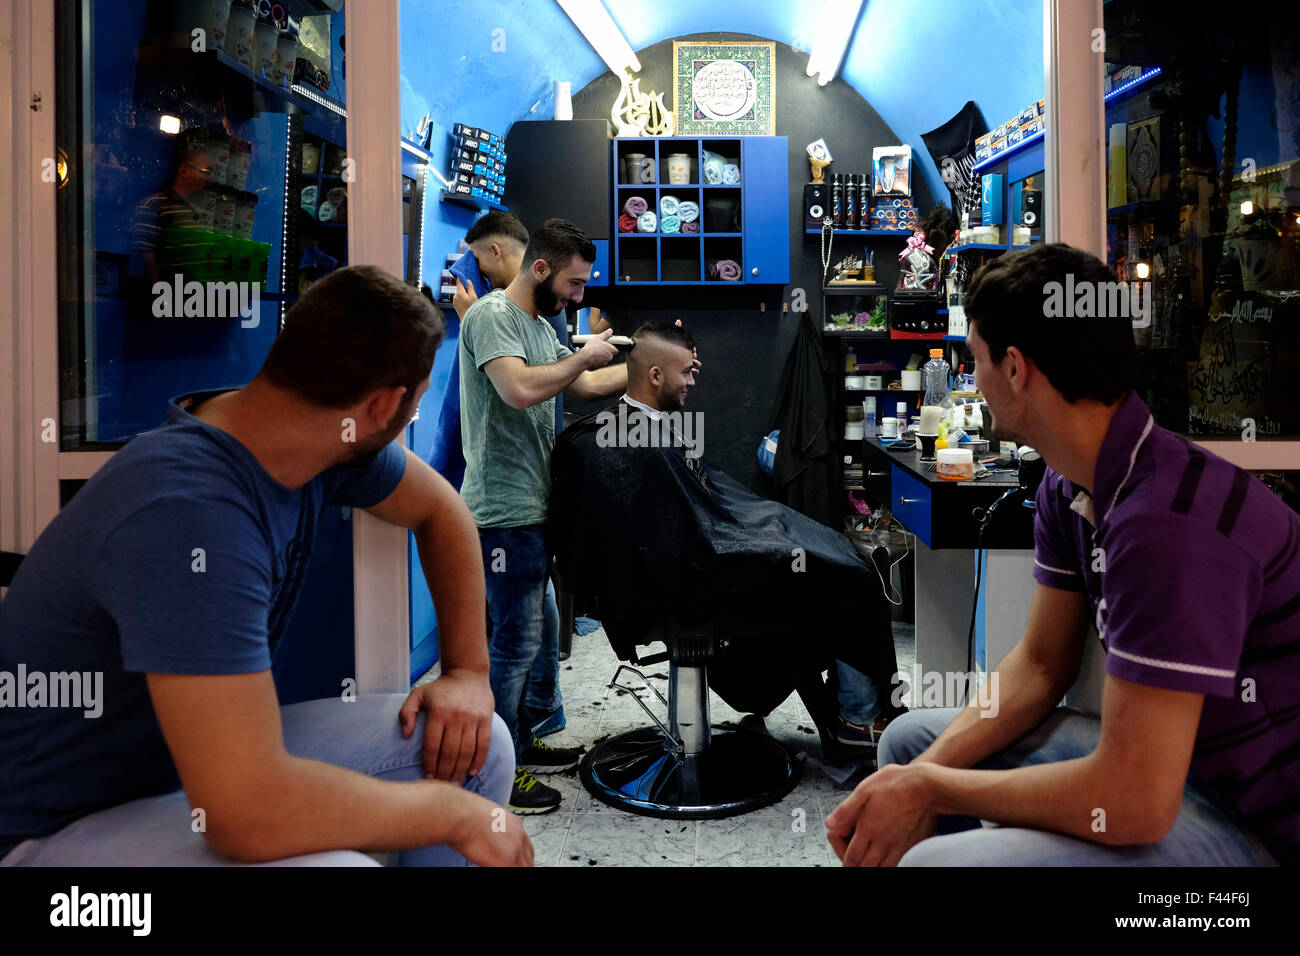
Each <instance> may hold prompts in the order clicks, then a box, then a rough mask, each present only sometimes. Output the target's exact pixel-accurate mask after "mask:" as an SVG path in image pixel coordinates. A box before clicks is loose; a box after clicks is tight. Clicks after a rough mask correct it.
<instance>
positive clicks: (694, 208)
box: [677, 199, 700, 223]
mask: <svg viewBox="0 0 1300 956" xmlns="http://www.w3.org/2000/svg"><path fill="white" fill-rule="evenodd" d="M677 218H678V219H680V220H681V221H682V222H684V223H686V222H694V221H695V220H696V219H699V218H700V204H699V203H696V202H691V201H690V200H689V199H688V200H687V201H686V202H680V203H678V204H677Z"/></svg>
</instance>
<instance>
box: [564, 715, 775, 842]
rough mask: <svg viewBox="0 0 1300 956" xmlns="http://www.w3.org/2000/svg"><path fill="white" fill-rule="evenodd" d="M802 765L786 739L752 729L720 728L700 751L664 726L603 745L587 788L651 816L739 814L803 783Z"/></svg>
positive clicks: (590, 766)
mask: <svg viewBox="0 0 1300 956" xmlns="http://www.w3.org/2000/svg"><path fill="white" fill-rule="evenodd" d="M799 770H800V767H799V764H798V763H796V762H795V761H794V760H793V759H792V758H791V757H790V754H789V753H788V752H787V751H786V749H785V748H784V747H783V746H781V744H780V743H778V742H777V741H775V740H773V739H772V738H771V737H768V736H767V735H766V734H758V733H754V732H752V731H749V730H743V729H741V730H719V729H717V728H712V739H711V741H710V742H709V745H708V746H707V747H706V748H705V749H704V750H702V751H700V752H699V753H697V754H693V755H686V754H682V753H679V751H678V748H677V746H676V743H675V742H674V741H673V740H671V738H669V737H667V736H666V735H665V734H664V733H663V731H661V730H659V729H658V728H656V727H642V728H640V729H638V730H632V731H629V732H627V733H624V734H619V735H618V736H616V737H611V738H610V739H609V740H606V741H603V742H602V743H600V744H598V745H597V746H596V747H595V748H594V749H593V750H591V751H590V752H588V753H587V755H586V756H585V757H584V758H583V760H582V766H581V777H582V785H583V786H584V787H586V788H587V791H588V792H589V793H591V795H592V796H594V797H595V798H596V799H597V800H600V801H601V802H602V803H607V804H609V805H610V806H612V807H617V808H619V809H620V810H627V811H628V812H630V813H638V814H641V815H643V816H648V817H666V818H669V819H674V820H700V819H711V818H718V817H731V816H736V815H738V814H742V813H748V812H749V811H751V810H757V809H758V808H759V807H765V806H768V805H770V804H773V803H776V802H778V801H779V800H781V799H782V798H783V797H785V795H786V794H788V793H789V792H790V791H791V790H793V789H794V787H795V785H796V784H797V783H798V782H799Z"/></svg>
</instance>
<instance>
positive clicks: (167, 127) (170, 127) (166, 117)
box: [158, 113, 181, 136]
mask: <svg viewBox="0 0 1300 956" xmlns="http://www.w3.org/2000/svg"><path fill="white" fill-rule="evenodd" d="M158 128H159V129H160V130H162V131H163V132H164V133H167V134H168V135H170V136H175V135H176V134H177V133H179V132H180V131H181V118H180V117H179V116H172V115H171V114H170V113H164V114H163V115H162V116H160V117H158Z"/></svg>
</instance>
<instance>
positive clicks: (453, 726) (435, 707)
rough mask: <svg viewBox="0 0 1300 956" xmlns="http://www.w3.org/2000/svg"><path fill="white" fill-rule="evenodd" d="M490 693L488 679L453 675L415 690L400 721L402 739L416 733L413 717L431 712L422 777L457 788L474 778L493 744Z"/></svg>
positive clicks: (471, 674)
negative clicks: (490, 745)
mask: <svg viewBox="0 0 1300 956" xmlns="http://www.w3.org/2000/svg"><path fill="white" fill-rule="evenodd" d="M493 703H494V701H493V698H492V688H491V687H490V686H489V685H488V677H487V674H482V673H478V672H476V671H463V670H452V671H449V672H448V673H446V674H443V675H442V676H441V677H439V678H438V679H437V680H436V681H434V682H433V683H431V684H423V685H421V686H420V687H417V688H415V689H414V690H413V691H411V693H410V695H409V696H408V697H407V698H406V700H405V701H404V702H403V703H402V709H401V710H400V711H399V712H398V719H399V720H401V722H402V736H403V737H407V738H409V737H410V736H411V734H412V733H414V732H415V718H416V716H417V715H418V714H419V713H420V711H422V710H424V711H428V714H429V716H428V720H427V722H426V724H425V728H424V775H425V776H426V777H433V778H436V779H438V780H446V781H447V782H449V783H454V784H457V785H459V784H460V783H461V782H462V781H463V780H464V779H465V775H466V774H469V775H471V776H473V775H476V774H477V773H478V772H479V771H480V770H482V769H483V764H484V762H485V761H486V760H487V753H488V745H489V744H490V743H491V742H492V711H493Z"/></svg>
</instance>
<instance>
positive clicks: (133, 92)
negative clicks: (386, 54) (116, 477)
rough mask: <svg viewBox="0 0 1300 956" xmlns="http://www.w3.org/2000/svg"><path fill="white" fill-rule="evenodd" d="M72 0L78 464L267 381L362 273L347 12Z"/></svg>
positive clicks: (66, 44) (68, 310)
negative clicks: (310, 299)
mask: <svg viewBox="0 0 1300 956" xmlns="http://www.w3.org/2000/svg"><path fill="white" fill-rule="evenodd" d="M330 6H340V5H339V4H322V3H319V2H313V0H299V2H293V3H287V2H285V3H273V2H268V0H261V2H257V3H254V2H247V3H246V2H244V0H234V2H233V3H232V2H231V0H178V2H174V3H161V2H155V0H115V2H112V3H109V2H104V0H100V2H73V0H59V4H58V14H57V25H58V51H59V56H58V110H57V116H58V121H57V122H58V131H57V132H58V141H59V145H60V149H61V159H64V160H66V163H67V171H66V179H64V180H63V182H62V184H61V187H60V190H59V200H58V216H59V223H58V226H59V270H58V271H59V299H60V317H59V331H60V335H59V349H60V371H61V382H60V391H61V399H62V428H61V430H60V431H61V434H62V436H63V445H62V447H63V448H64V449H65V450H66V449H75V448H92V447H113V446H115V445H116V444H118V443H120V442H122V441H124V440H126V439H128V438H130V437H131V436H132V435H135V434H138V433H140V432H142V431H147V430H149V429H151V428H154V427H156V426H157V425H158V424H160V423H161V422H162V421H163V420H164V418H165V417H166V411H167V402H168V400H169V399H171V398H173V397H175V396H177V395H180V394H183V393H186V392H190V391H197V390H201V389H206V388H219V387H222V386H238V385H242V384H244V383H246V382H247V381H248V380H249V379H251V378H252V377H253V376H254V375H255V374H256V373H257V370H258V369H259V368H260V367H261V364H262V361H263V359H264V358H265V356H266V353H267V350H268V349H269V348H270V345H271V342H272V341H273V340H274V338H275V335H276V332H277V330H278V325H279V317H280V315H281V314H282V311H283V309H284V308H285V307H286V306H287V304H289V303H291V302H292V301H293V300H294V298H296V296H297V294H298V292H299V291H300V289H301V288H302V287H303V286H304V285H305V284H307V283H309V282H311V281H313V280H314V279H316V278H319V277H320V276H321V275H323V274H324V273H326V272H328V271H329V270H331V269H333V268H336V267H337V266H338V265H340V264H342V263H343V262H344V260H345V258H346V248H347V242H346V230H347V225H346V224H347V192H346V187H345V183H344V180H343V174H344V153H345V146H346V140H345V128H346V123H345V118H346V113H345V106H344V102H343V100H344V81H343V49H342V41H343V13H342V11H341V9H340V11H339V12H337V13H331V12H329V7H330Z"/></svg>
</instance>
